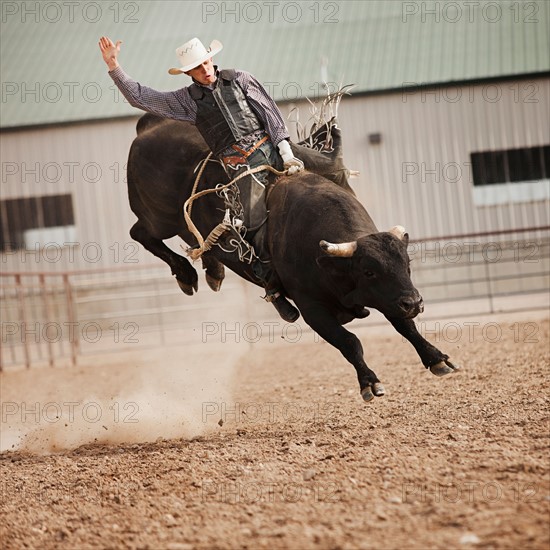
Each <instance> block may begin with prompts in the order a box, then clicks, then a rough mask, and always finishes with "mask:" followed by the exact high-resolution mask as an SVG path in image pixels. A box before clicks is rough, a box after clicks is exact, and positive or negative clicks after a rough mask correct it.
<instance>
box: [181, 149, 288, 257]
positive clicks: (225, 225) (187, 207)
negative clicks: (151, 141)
mask: <svg viewBox="0 0 550 550" xmlns="http://www.w3.org/2000/svg"><path fill="white" fill-rule="evenodd" d="M211 156H212V153H209V154H208V156H207V157H206V158H205V159H204V161H203V164H202V166H201V168H200V170H199V173H198V174H197V177H196V178H195V183H194V184H193V190H192V191H191V196H190V197H189V198H188V199H187V200H186V201H185V203H184V205H183V216H184V218H185V222H186V223H187V227H188V229H189V231H191V233H193V235H194V236H195V238H196V239H197V242H198V243H199V248H188V249H187V255H188V256H190V257H191V259H192V260H193V261H195V260H198V259H199V258H200V257H201V256H202V255H203V254H204V253H205V252H207V251H208V250H210V249H211V248H212V247H213V246H214V245H215V244H216V243H217V242H218V239H219V238H220V237H221V236H222V235H223V234H224V233H225V232H226V231H229V229H231V227H232V225H231V220H230V219H229V209H228V210H226V212H225V216H224V219H223V221H222V222H221V223H219V224H218V225H217V226H216V227H214V229H212V231H210V234H209V235H208V237H206V240H205V239H204V238H203V236H202V235H201V232H200V231H199V230H198V229H197V226H196V225H195V224H194V223H193V221H192V220H191V210H192V208H193V202H194V201H195V200H196V199H198V198H200V197H203V196H204V195H208V194H209V193H219V192H220V191H223V190H224V189H227V188H228V187H230V186H231V185H233V184H234V183H235V182H237V181H239V180H240V179H241V178H244V176H248V175H251V174H255V173H256V172H261V171H262V170H269V171H270V172H273V173H274V174H276V175H277V176H284V175H286V174H287V173H288V171H287V170H283V171H282V172H281V171H280V170H277V169H275V168H273V166H270V165H269V164H262V165H261V166H257V167H256V168H249V169H248V170H247V171H246V172H243V173H242V174H239V175H238V176H237V177H235V178H233V179H232V180H231V181H230V182H229V183H226V184H225V185H222V186H217V187H214V188H211V189H204V190H202V191H199V192H197V187H198V185H199V181H200V179H201V176H202V174H203V172H204V169H205V168H206V163H207V162H208V160H209V159H210V157H211Z"/></svg>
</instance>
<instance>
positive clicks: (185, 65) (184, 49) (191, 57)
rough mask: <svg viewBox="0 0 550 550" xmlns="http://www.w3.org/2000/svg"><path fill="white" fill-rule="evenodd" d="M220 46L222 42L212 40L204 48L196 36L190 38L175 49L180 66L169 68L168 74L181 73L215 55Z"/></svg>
mask: <svg viewBox="0 0 550 550" xmlns="http://www.w3.org/2000/svg"><path fill="white" fill-rule="evenodd" d="M222 48H223V46H222V43H221V42H220V41H219V40H212V42H211V44H210V47H209V48H208V49H206V48H205V47H204V46H203V44H202V42H201V41H200V40H199V39H198V38H192V39H191V40H189V42H186V43H185V44H184V45H183V46H180V47H179V48H178V49H177V50H176V55H177V56H178V59H179V60H180V63H181V67H180V68H179V69H169V70H168V72H169V73H170V74H182V73H185V72H187V71H190V70H191V69H194V68H195V67H198V66H199V65H200V64H201V63H203V62H204V61H206V60H207V59H208V58H210V57H212V56H214V55H216V54H217V53H218V52H219V51H221V49H222Z"/></svg>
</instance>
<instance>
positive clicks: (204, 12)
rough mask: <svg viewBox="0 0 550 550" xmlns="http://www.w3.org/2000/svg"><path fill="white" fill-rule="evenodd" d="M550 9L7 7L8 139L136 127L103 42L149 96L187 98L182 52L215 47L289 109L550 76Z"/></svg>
mask: <svg viewBox="0 0 550 550" xmlns="http://www.w3.org/2000/svg"><path fill="white" fill-rule="evenodd" d="M549 21H550V3H549V2H547V1H545V0H538V1H534V0H528V1H527V0H525V1H518V0H511V1H508V0H500V1H499V2H496V1H490V2H489V1H486V0H478V1H476V2H463V1H462V2H460V1H459V2H457V1H453V2H446V1H438V2H430V1H422V2H419V1H404V0H403V1H401V0H399V1H397V0H396V1H391V0H381V1H371V0H369V1H366V0H360V1H346V2H329V1H323V0H320V1H305V2H287V1H285V0H281V1H279V2H264V1H263V0H262V1H258V2H255V1H247V2H225V1H224V2H213V1H202V2H171V1H168V2H166V1H154V2H80V3H79V4H78V5H75V3H71V2H44V3H38V2H2V28H1V30H2V32H1V33H0V34H1V37H0V41H1V42H0V46H1V54H2V63H1V67H0V70H1V81H2V103H1V127H2V128H10V127H20V126H29V125H41V124H53V123H63V122H76V121H83V120H93V119H105V118H110V117H120V116H129V115H135V114H136V110H135V109H134V108H132V107H131V106H130V105H128V104H127V103H125V102H124V101H123V100H122V97H121V96H119V94H118V93H117V91H116V90H115V89H114V88H113V83H112V81H111V79H110V78H109V76H108V75H107V69H106V66H105V64H104V62H103V60H102V58H101V54H100V51H99V48H98V40H99V38H100V36H102V35H106V36H109V37H111V38H112V39H113V40H117V39H119V40H122V41H123V45H122V50H121V54H120V57H119V61H120V64H121V65H122V67H123V68H124V70H125V71H126V72H127V73H128V74H130V75H131V76H132V77H133V78H135V79H136V80H137V81H138V82H141V83H143V84H146V85H148V86H151V87H153V88H156V89H159V90H174V89H177V88H178V87H181V86H185V85H188V84H189V83H190V80H189V79H188V77H186V76H184V75H182V76H179V77H176V76H170V75H168V73H167V70H168V68H169V67H172V66H176V65H177V59H176V55H175V49H176V48H177V47H178V46H180V45H181V44H182V43H184V42H186V41H187V40H189V39H190V38H192V37H193V36H197V37H199V38H200V39H201V40H202V41H203V42H204V43H205V44H208V43H209V42H210V41H211V40H212V39H214V38H217V39H219V40H221V42H222V43H223V44H224V49H223V51H222V52H221V53H219V54H218V55H217V56H216V60H215V61H216V63H217V64H219V65H220V66H222V67H235V68H239V69H244V70H247V71H250V72H251V73H253V74H254V75H255V76H256V77H257V78H258V79H259V80H260V81H261V82H263V83H264V85H266V87H267V88H268V89H269V91H270V92H271V93H272V95H273V96H274V97H275V99H276V100H277V101H285V100H292V99H296V98H297V97H304V96H309V97H315V96H318V95H320V94H322V95H324V92H323V90H322V88H321V83H322V82H323V81H327V82H331V83H335V84H349V83H354V84H356V87H355V88H354V93H365V92H380V91H385V90H386V91H387V90H396V89H399V88H402V87H403V86H405V85H413V84H418V85H424V84H443V83H449V82H454V83H456V82H464V81H471V80H484V79H488V78H507V77H511V76H514V75H526V74H537V73H546V72H548V71H549V70H550V42H549V41H550V38H549V36H550V33H549V29H550V22H549Z"/></svg>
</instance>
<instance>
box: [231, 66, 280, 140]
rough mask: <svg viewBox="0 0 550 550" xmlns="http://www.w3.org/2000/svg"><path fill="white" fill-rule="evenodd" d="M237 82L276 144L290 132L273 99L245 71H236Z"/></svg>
mask: <svg viewBox="0 0 550 550" xmlns="http://www.w3.org/2000/svg"><path fill="white" fill-rule="evenodd" d="M236 73H237V78H236V80H237V82H238V83H239V85H240V87H241V88H242V90H243V92H244V94H245V96H246V99H247V101H248V102H249V103H250V106H251V107H252V108H253V109H254V111H255V113H256V114H257V115H258V117H259V118H260V120H261V121H262V122H263V124H264V128H265V129H266V131H267V133H268V134H269V137H270V138H271V142H272V143H273V145H275V146H277V145H278V144H279V143H280V142H281V141H283V139H289V137H290V134H289V133H288V130H287V128H286V126H285V122H284V120H283V115H282V113H281V111H280V110H279V107H277V104H276V103H275V101H273V99H272V97H271V96H270V95H269V94H268V93H267V91H266V90H265V88H264V87H263V86H262V85H261V84H260V82H258V81H257V80H256V78H255V77H254V76H252V75H251V74H250V73H247V72H246V71H236Z"/></svg>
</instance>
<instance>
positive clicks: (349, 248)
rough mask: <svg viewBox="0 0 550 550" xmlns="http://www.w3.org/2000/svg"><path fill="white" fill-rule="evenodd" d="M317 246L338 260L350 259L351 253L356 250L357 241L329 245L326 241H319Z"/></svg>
mask: <svg viewBox="0 0 550 550" xmlns="http://www.w3.org/2000/svg"><path fill="white" fill-rule="evenodd" d="M319 246H320V247H321V248H322V249H323V250H324V251H325V252H326V253H327V254H330V255H331V256H339V257H340V258H351V257H352V256H353V253H354V252H355V251H356V250H357V241H351V242H349V243H338V244H335V243H329V242H327V241H320V242H319Z"/></svg>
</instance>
